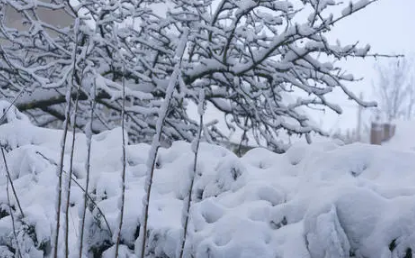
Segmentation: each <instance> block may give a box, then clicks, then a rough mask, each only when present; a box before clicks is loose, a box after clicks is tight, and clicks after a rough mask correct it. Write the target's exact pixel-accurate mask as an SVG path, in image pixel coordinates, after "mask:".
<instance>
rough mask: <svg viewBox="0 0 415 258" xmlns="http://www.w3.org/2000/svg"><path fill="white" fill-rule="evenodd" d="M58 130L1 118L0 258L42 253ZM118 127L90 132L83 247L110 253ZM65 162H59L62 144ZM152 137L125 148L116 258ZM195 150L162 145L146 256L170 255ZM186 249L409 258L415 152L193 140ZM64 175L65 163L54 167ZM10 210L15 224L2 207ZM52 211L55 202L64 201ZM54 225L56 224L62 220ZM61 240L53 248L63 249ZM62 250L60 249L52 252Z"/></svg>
mask: <svg viewBox="0 0 415 258" xmlns="http://www.w3.org/2000/svg"><path fill="white" fill-rule="evenodd" d="M61 133H62V132H61V131H59V130H51V129H42V128H38V127H35V126H33V125H31V124H30V123H28V122H27V121H26V122H24V121H23V122H22V121H21V120H19V119H17V120H10V121H8V123H5V124H2V125H0V137H1V138H0V140H1V144H2V146H8V150H7V153H6V160H7V163H8V168H9V172H10V175H11V178H12V182H13V185H14V187H15V190H16V193H17V196H18V199H19V201H20V204H21V207H22V210H23V212H24V216H22V214H21V213H20V211H19V208H18V205H17V202H16V201H17V200H16V198H15V197H14V196H13V195H12V194H11V193H12V191H11V190H10V189H9V193H10V194H11V195H10V197H11V198H10V205H9V201H8V199H7V194H6V187H5V186H6V182H7V180H6V177H5V175H6V171H5V166H4V161H0V165H1V177H0V257H14V256H16V255H17V252H18V251H20V252H21V254H22V256H23V257H25V258H26V257H35V258H37V257H39V258H41V257H50V252H51V250H52V246H51V245H52V243H53V241H52V240H51V239H52V236H53V232H54V227H55V222H54V216H55V205H54V198H55V193H56V183H57V176H56V166H57V162H56V158H57V153H58V151H59V148H60V145H59V141H57V138H58V139H59V136H60V135H61ZM120 138H121V131H120V130H119V129H118V128H116V129H114V130H112V131H108V132H105V133H102V134H99V135H95V136H93V138H92V149H93V152H92V159H91V185H90V191H89V193H88V196H89V201H88V208H87V218H86V231H85V232H86V236H85V243H84V247H85V249H84V250H86V251H87V253H85V257H90V258H96V257H113V256H114V251H115V243H114V239H113V237H112V235H113V234H114V232H115V231H116V229H117V227H118V224H117V218H118V217H117V216H118V213H119V210H118V205H119V204H118V201H119V196H120V194H121V190H120V189H119V187H118V186H119V181H120V177H119V174H120V170H121V169H122V163H121V153H122V152H121V148H122V146H121V141H120ZM66 148H67V149H66V150H65V164H64V171H67V169H68V167H69V164H68V160H69V154H70V148H71V146H70V144H69V143H68V145H67V146H66ZM85 148H86V137H85V135H83V134H78V135H77V142H76V145H75V160H74V172H75V173H74V174H73V175H74V177H73V180H74V182H76V183H74V184H72V188H71V192H72V194H71V200H70V208H69V214H70V223H69V225H70V226H69V228H68V230H69V243H70V255H71V257H72V256H74V257H77V254H78V249H77V248H78V246H77V237H78V230H79V226H78V225H79V223H80V214H79V213H80V210H81V207H82V205H83V190H82V189H84V185H85V178H86V175H85V168H84V163H85V161H86V155H85V153H86V150H85ZM149 150H150V146H148V145H146V144H139V145H129V146H127V170H126V199H125V216H124V224H123V228H122V231H121V242H120V246H119V257H126V258H130V257H136V256H137V255H138V253H139V249H140V248H139V245H138V244H139V243H138V237H139V235H138V234H139V232H140V218H141V211H142V206H143V204H142V201H141V200H142V197H143V196H144V181H145V174H146V169H147V166H146V162H147V157H148V152H149ZM193 155H194V154H193V152H192V149H191V146H190V144H188V143H185V142H175V143H174V144H173V145H172V147H170V148H168V149H164V148H162V149H160V151H159V155H158V158H157V168H156V170H155V177H154V182H153V193H152V195H151V202H150V211H149V224H148V232H146V233H147V237H148V242H147V243H148V248H147V256H146V257H147V258H156V257H159V258H160V257H164V258H177V253H178V248H179V246H180V244H181V243H180V239H181V234H182V224H181V220H182V208H183V200H184V198H183V196H184V194H185V191H186V189H188V184H189V183H188V180H189V178H188V176H189V168H190V165H191V164H192V161H193V160H192V157H193ZM196 171H197V173H196V178H195V186H194V189H195V190H194V193H193V194H194V195H195V198H193V203H192V206H191V209H190V221H189V235H188V238H187V243H186V246H185V252H184V254H185V255H184V256H185V257H198V258H208V257H210V258H218V257H238V258H239V257H246V258H251V257H264V258H268V257H269V258H275V257H282V258H295V257H309V258H321V257H326V258H338V257H346V258H349V257H356V258H378V257H394V258H395V257H396V258H407V257H411V255H413V250H415V244H414V243H415V234H414V232H415V187H414V186H413V182H414V180H415V172H414V171H415V154H414V153H413V152H404V151H393V150H389V149H387V148H385V147H380V146H370V145H364V144H350V145H345V146H342V145H339V144H337V143H335V142H330V141H327V142H320V143H316V144H313V145H306V144H298V145H295V146H293V147H291V148H290V150H289V151H288V152H287V153H285V154H276V153H272V152H269V151H267V150H265V149H253V150H251V151H249V152H248V153H247V154H246V155H244V156H243V157H241V158H238V157H237V156H235V154H233V153H232V152H230V151H228V150H226V149H224V148H222V147H219V146H214V145H210V144H206V143H202V144H201V146H200V150H199V162H198V164H197V169H196ZM64 175H66V172H65V173H64ZM10 212H12V214H13V215H14V216H13V218H14V228H13V223H12V216H10ZM62 212H64V210H63V209H62ZM60 230H61V231H62V234H61V235H64V234H63V231H64V230H65V229H64V228H62V229H60ZM63 244H64V242H63V239H62V238H61V239H60V241H59V246H58V247H59V248H63ZM59 257H60V256H59Z"/></svg>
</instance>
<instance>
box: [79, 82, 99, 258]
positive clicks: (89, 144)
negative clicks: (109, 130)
mask: <svg viewBox="0 0 415 258" xmlns="http://www.w3.org/2000/svg"><path fill="white" fill-rule="evenodd" d="M95 91H96V84H95V83H94V85H93V87H92V92H91V94H90V95H91V96H90V97H91V106H92V107H91V115H90V118H89V125H88V127H87V129H86V136H87V158H86V163H85V168H86V185H85V192H84V205H83V211H82V218H81V233H80V237H79V241H80V243H79V258H82V249H83V244H84V232H85V217H86V209H87V205H88V200H87V194H88V190H89V178H90V172H91V147H92V123H93V121H94V111H95V105H96V100H95V95H96V92H95Z"/></svg>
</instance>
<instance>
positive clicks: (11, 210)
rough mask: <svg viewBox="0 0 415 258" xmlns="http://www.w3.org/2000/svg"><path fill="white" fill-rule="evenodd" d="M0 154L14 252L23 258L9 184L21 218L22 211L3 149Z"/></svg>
mask: <svg viewBox="0 0 415 258" xmlns="http://www.w3.org/2000/svg"><path fill="white" fill-rule="evenodd" d="M1 153H2V156H3V162H4V167H5V169H6V178H7V182H6V192H7V205H8V206H9V212H10V218H11V219H12V227H13V236H14V239H15V241H16V246H17V248H16V252H17V254H18V255H19V257H20V258H23V257H22V253H21V251H20V244H19V240H18V239H17V233H16V223H15V219H14V214H13V209H12V206H11V201H10V193H9V183H10V185H11V186H12V191H13V194H14V195H15V198H16V202H17V204H18V206H19V209H20V212H21V213H22V216H23V211H22V209H21V207H20V203H19V199H18V198H17V195H16V191H15V189H14V186H13V182H12V180H11V178H10V172H9V167H8V166H7V161H6V156H5V155H4V150H3V147H2V148H1Z"/></svg>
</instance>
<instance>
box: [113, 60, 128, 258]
mask: <svg viewBox="0 0 415 258" xmlns="http://www.w3.org/2000/svg"><path fill="white" fill-rule="evenodd" d="M124 73H125V66H123V77H122V110H121V131H122V174H121V177H122V186H121V211H120V221H119V224H118V234H117V241H116V244H115V258H117V257H118V251H119V246H120V241H121V229H122V224H123V220H124V202H125V170H126V166H127V161H126V154H125V132H124V131H125V76H124Z"/></svg>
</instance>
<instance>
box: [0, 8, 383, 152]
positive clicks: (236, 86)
mask: <svg viewBox="0 0 415 258" xmlns="http://www.w3.org/2000/svg"><path fill="white" fill-rule="evenodd" d="M167 2H168V6H169V7H170V10H169V11H167V12H166V14H165V15H160V14H157V13H155V12H154V10H156V9H157V8H159V7H160V5H161V4H163V3H165V1H162V0H128V1H126V0H117V1H115V0H109V1H108V0H78V1H45V0H30V1H27V0H0V41H1V42H2V43H1V46H0V94H1V96H2V97H3V98H6V99H9V100H15V99H16V105H17V107H18V108H19V109H20V110H21V111H23V112H25V113H26V114H27V115H29V116H30V117H31V118H32V120H33V121H34V122H35V123H37V124H38V125H42V126H51V125H53V126H56V125H59V124H61V122H62V121H63V120H64V119H65V108H66V105H65V103H66V101H65V99H66V98H69V99H75V98H76V96H77V95H78V94H79V110H80V112H79V116H78V118H77V126H78V127H79V128H80V129H84V128H85V126H86V125H87V121H88V114H89V113H90V112H88V111H89V109H90V108H91V105H90V102H91V101H96V102H97V104H98V105H97V106H96V112H95V114H96V118H97V119H95V120H94V123H93V128H92V129H93V131H94V132H99V131H103V130H106V129H108V128H112V127H114V126H118V125H119V119H120V112H121V98H122V94H121V92H122V84H123V83H122V82H123V81H124V82H125V86H126V87H127V90H126V92H125V94H126V98H127V103H126V119H127V126H126V128H127V129H128V132H129V136H130V141H134V142H150V141H151V139H152V136H153V135H154V134H155V130H156V121H157V116H158V111H157V109H158V108H159V107H160V106H161V101H162V100H163V99H164V97H165V93H166V88H167V85H168V83H169V81H170V79H171V76H172V73H173V67H175V65H176V62H177V59H176V58H174V56H175V52H176V51H175V50H176V49H177V45H178V41H179V40H178V39H180V38H182V36H183V34H184V33H188V35H187V39H188V44H187V47H186V54H185V56H184V57H183V60H182V61H181V67H180V68H181V72H180V75H179V77H180V78H179V80H178V84H177V86H176V89H175V92H174V95H173V100H172V101H171V105H170V107H169V110H168V115H167V117H166V119H165V121H164V122H165V127H164V130H163V132H162V134H163V135H162V138H164V139H168V140H188V141H190V140H192V139H193V138H194V136H195V135H196V134H197V132H198V124H197V122H196V121H195V120H194V119H192V118H191V117H189V115H188V112H187V109H188V108H189V103H190V102H197V96H198V92H199V91H200V89H204V91H205V92H206V94H205V95H206V101H207V102H208V103H209V104H210V105H213V106H214V107H216V108H217V109H218V110H219V111H220V112H221V113H222V114H223V116H224V117H225V121H226V122H227V124H228V126H229V127H235V128H240V129H241V130H242V131H249V132H250V133H251V134H252V135H254V137H255V138H256V139H257V140H258V143H259V142H260V141H261V142H265V143H266V147H268V148H271V149H279V143H280V141H279V140H278V134H279V132H280V131H281V130H285V131H286V132H287V133H289V134H305V135H308V134H310V133H312V132H317V133H319V134H324V132H323V131H322V130H321V129H320V128H318V127H315V126H313V125H311V123H309V119H308V117H307V115H304V112H300V109H302V108H307V107H313V108H315V107H316V106H322V107H328V108H330V109H332V110H334V111H335V112H337V113H341V107H339V106H338V105H336V104H335V103H332V102H330V101H329V100H328V99H327V98H326V95H327V94H329V93H330V92H332V91H333V89H334V88H336V87H339V88H340V89H341V90H342V91H343V92H344V93H345V94H346V95H347V96H348V97H349V98H351V99H353V100H355V101H357V102H358V103H359V104H360V105H368V103H364V102H362V101H360V100H359V98H358V97H356V96H355V95H354V94H353V93H352V92H351V91H349V90H348V89H347V87H346V85H345V82H352V81H354V78H353V76H351V75H347V74H345V72H344V71H343V70H342V69H341V68H340V67H336V66H335V65H334V62H335V61H336V60H339V59H342V58H346V57H366V56H368V51H369V47H368V46H365V47H363V48H358V47H357V46H356V45H347V46H341V45H340V43H337V44H332V43H330V42H329V41H328V40H327V38H326V37H325V34H327V32H328V31H329V30H330V29H331V28H332V27H333V26H335V25H336V24H337V22H339V21H340V20H342V19H344V18H346V17H348V16H351V15H352V14H354V13H356V12H357V11H359V10H361V9H363V8H365V7H367V6H368V5H370V4H372V3H373V2H376V0H372V1H370V0H364V1H355V2H352V3H349V4H344V3H342V2H340V1H318V0H317V1H316V0H307V1H306V0H303V1H277V0H255V1H254V0H221V1H213V0H204V1H202V0H171V1H167ZM69 3H71V4H69ZM294 3H295V4H294ZM336 8H343V11H342V12H341V13H340V14H338V15H337V16H334V15H332V14H331V13H332V11H330V10H333V11H334V10H335V9H336ZM6 10H7V12H6ZM47 11H50V12H52V11H55V12H57V11H59V12H60V13H61V14H62V19H63V15H65V16H67V17H70V18H71V19H72V20H73V23H71V24H69V25H68V26H65V25H62V24H54V23H53V22H52V21H49V20H48V19H42V18H41V17H42V13H47ZM10 12H14V13H17V14H19V15H20V16H19V17H20V18H19V21H20V25H21V26H20V27H19V28H16V21H14V22H13V23H9V22H7V15H8V13H10ZM305 14H307V15H308V16H304V15H305ZM5 17H6V18H5ZM302 17H306V18H305V19H304V18H302ZM71 19H69V20H71ZM65 20H68V19H67V18H65ZM75 21H78V22H79V25H76V24H77V23H76V22H75ZM321 56H322V57H324V61H322V60H321V59H320V58H319V57H321ZM68 89H71V90H70V91H69V94H68V95H67V96H65V94H66V92H68ZM298 91H301V92H304V93H306V95H307V96H308V97H305V98H299V97H296V95H295V94H294V93H293V92H298ZM286 96H290V99H293V101H289V100H288V99H287V98H286ZM204 137H205V138H206V139H210V140H212V141H214V142H219V141H222V140H223V138H224V136H223V135H222V133H221V132H220V131H219V130H218V129H217V128H216V127H215V126H214V125H213V124H210V125H209V126H208V125H206V126H205V128H204Z"/></svg>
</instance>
